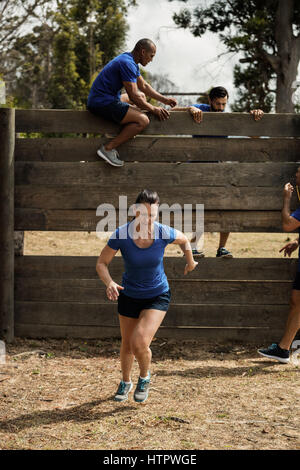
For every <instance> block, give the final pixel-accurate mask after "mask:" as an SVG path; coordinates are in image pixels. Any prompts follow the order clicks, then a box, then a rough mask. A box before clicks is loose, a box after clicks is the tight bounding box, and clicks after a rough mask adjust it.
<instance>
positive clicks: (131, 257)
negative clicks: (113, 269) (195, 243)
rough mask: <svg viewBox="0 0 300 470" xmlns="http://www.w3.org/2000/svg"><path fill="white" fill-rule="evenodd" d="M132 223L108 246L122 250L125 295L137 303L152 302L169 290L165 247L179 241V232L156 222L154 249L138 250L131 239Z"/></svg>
mask: <svg viewBox="0 0 300 470" xmlns="http://www.w3.org/2000/svg"><path fill="white" fill-rule="evenodd" d="M133 223H134V221H132V222H128V223H127V224H125V225H122V226H121V227H119V228H117V230H115V231H114V233H113V234H112V235H111V237H110V239H109V240H108V243H107V244H108V246H109V247H110V248H112V249H113V250H120V251H121V254H122V256H123V259H124V263H125V272H124V273H123V279H122V286H123V287H124V290H123V291H122V292H123V293H124V294H125V295H128V296H129V297H133V298H136V299H150V298H152V297H156V296H157V295H160V294H163V293H164V292H166V291H168V290H169V283H168V280H167V276H166V274H165V271H164V264H163V257H164V251H165V248H166V246H167V245H168V244H169V243H172V242H173V241H174V240H175V239H176V229H174V228H172V227H169V226H168V225H163V224H160V223H158V222H154V233H155V238H154V241H153V243H152V245H151V246H149V248H139V247H138V246H137V245H136V244H135V242H134V240H133V238H132V237H131V236H130V234H132V230H133Z"/></svg>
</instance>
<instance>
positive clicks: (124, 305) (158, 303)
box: [118, 290, 171, 318]
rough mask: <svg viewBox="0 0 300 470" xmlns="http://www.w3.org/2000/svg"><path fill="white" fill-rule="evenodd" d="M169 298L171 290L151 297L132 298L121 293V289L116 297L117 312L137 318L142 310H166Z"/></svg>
mask: <svg viewBox="0 0 300 470" xmlns="http://www.w3.org/2000/svg"><path fill="white" fill-rule="evenodd" d="M170 300H171V291H170V290H168V291H167V292H164V293H163V294H160V295H157V296H156V297H152V298H151V299H134V298H133V297H128V295H125V294H123V292H122V291H121V292H120V293H119V297H118V313H119V314H120V315H124V316H125V317H131V318H139V316H140V313H141V311H142V310H145V309H150V308H151V309H152V308H153V309H155V310H162V311H164V312H166V311H167V310H168V308H169V304H170Z"/></svg>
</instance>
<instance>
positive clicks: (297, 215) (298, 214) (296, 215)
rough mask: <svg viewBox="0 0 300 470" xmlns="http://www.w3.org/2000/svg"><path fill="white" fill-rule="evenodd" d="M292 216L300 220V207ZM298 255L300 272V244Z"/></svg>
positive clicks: (299, 270)
mask: <svg viewBox="0 0 300 470" xmlns="http://www.w3.org/2000/svg"><path fill="white" fill-rule="evenodd" d="M291 217H294V219H296V220H299V222H300V207H299V208H298V209H296V210H295V211H294V212H293V213H292V214H291ZM298 231H299V236H300V228H299V230H298ZM298 257H299V263H298V270H297V271H298V272H300V245H299V250H298Z"/></svg>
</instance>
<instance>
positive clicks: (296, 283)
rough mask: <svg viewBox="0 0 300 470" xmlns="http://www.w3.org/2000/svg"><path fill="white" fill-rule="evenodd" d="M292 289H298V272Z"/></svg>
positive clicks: (299, 278)
mask: <svg viewBox="0 0 300 470" xmlns="http://www.w3.org/2000/svg"><path fill="white" fill-rule="evenodd" d="M293 289H295V290H300V272H297V274H296V277H295V279H294V283H293Z"/></svg>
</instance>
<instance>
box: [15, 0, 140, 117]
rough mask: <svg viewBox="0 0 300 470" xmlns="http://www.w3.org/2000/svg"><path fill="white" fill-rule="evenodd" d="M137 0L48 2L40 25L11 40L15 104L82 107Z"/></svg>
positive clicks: (113, 53)
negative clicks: (13, 53)
mask: <svg viewBox="0 0 300 470" xmlns="http://www.w3.org/2000/svg"><path fill="white" fill-rule="evenodd" d="M26 1H27V0H26ZM26 1H25V2H24V3H26ZM44 1H45V0H44ZM135 3H136V2H135V1H128V0H127V1H126V0H101V1H100V0H69V1H68V2H65V1H61V0H56V1H55V2H54V3H53V2H50V1H49V2H48V6H47V8H46V7H45V9H44V10H43V13H42V16H41V18H40V21H39V24H38V25H36V26H35V27H34V28H33V29H32V31H31V32H30V33H27V34H25V35H23V36H21V37H19V38H16V40H15V42H14V51H15V59H14V61H15V68H16V76H17V79H16V80H14V81H12V82H11V86H10V94H11V95H12V96H13V97H14V101H15V105H16V106H18V107H22V108H77V109H84V108H85V105H86V100H87V96H88V92H89V89H90V86H91V83H92V81H93V79H94V78H95V76H96V75H97V74H98V73H99V71H100V70H101V68H102V67H103V66H104V65H105V64H106V63H107V62H108V61H109V60H111V59H112V58H113V57H115V56H116V55H117V54H118V53H120V52H121V51H122V48H123V47H124V42H125V38H126V33H127V31H128V25H127V21H126V15H127V11H128V8H129V7H131V6H134V5H135ZM53 4H54V5H55V8H53Z"/></svg>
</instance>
